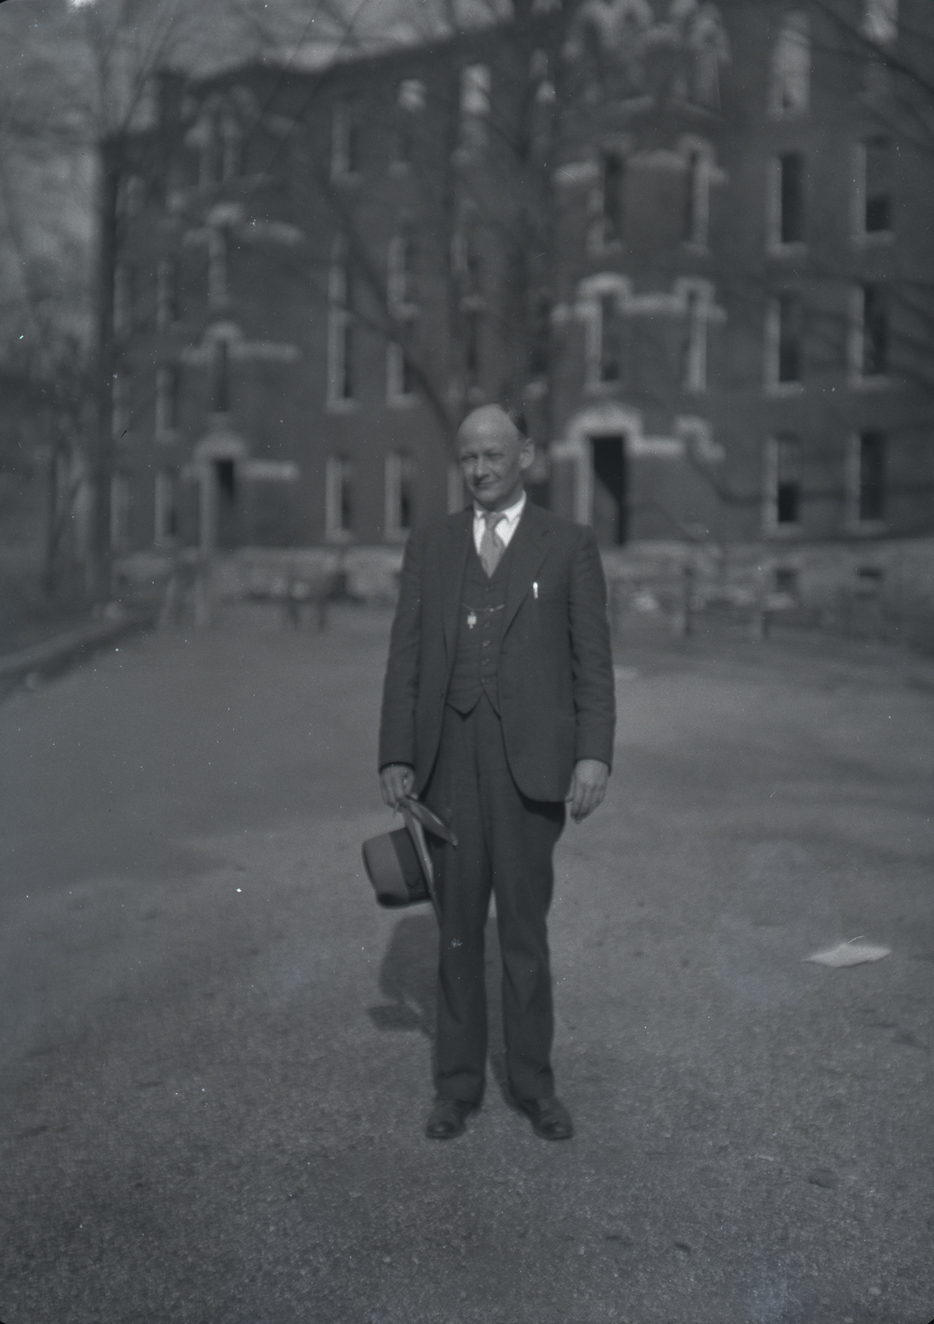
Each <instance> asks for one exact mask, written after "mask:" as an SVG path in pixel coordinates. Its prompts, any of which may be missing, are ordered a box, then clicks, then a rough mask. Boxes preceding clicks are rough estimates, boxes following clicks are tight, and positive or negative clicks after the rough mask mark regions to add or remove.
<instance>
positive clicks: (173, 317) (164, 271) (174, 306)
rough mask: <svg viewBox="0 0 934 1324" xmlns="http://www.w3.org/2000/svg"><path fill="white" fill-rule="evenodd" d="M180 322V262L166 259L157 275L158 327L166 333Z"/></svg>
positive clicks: (163, 259) (160, 263)
mask: <svg viewBox="0 0 934 1324" xmlns="http://www.w3.org/2000/svg"><path fill="white" fill-rule="evenodd" d="M177 321H178V262H177V261H176V259H175V258H174V257H164V258H162V259H161V260H160V262H159V268H158V271H157V273H156V326H157V327H158V328H159V330H160V331H165V330H167V329H168V328H169V327H171V326H173V325H174V324H175V323H176V322H177Z"/></svg>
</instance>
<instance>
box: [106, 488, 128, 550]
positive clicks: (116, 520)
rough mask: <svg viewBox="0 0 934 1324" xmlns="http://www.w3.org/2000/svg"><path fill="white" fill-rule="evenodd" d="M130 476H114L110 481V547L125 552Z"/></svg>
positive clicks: (126, 545)
mask: <svg viewBox="0 0 934 1324" xmlns="http://www.w3.org/2000/svg"><path fill="white" fill-rule="evenodd" d="M130 497H131V489H130V476H129V474H119V473H118V474H114V475H113V476H112V477H111V480H110V545H111V547H112V548H113V549H114V551H117V552H119V551H125V550H126V548H127V547H129V545H130Z"/></svg>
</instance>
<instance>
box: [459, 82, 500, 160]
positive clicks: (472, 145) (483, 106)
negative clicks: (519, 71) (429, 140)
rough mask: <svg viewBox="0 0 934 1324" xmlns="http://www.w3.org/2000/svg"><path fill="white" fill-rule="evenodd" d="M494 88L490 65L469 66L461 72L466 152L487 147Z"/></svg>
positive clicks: (462, 126)
mask: <svg viewBox="0 0 934 1324" xmlns="http://www.w3.org/2000/svg"><path fill="white" fill-rule="evenodd" d="M492 86H493V77H492V74H491V73H490V67H489V65H486V64H468V65H467V66H466V67H465V68H464V69H462V70H461V86H460V146H461V148H462V149H464V150H465V151H468V152H470V151H476V150H477V149H479V148H481V147H485V146H486V141H487V121H488V119H489V115H490V93H491V90H492Z"/></svg>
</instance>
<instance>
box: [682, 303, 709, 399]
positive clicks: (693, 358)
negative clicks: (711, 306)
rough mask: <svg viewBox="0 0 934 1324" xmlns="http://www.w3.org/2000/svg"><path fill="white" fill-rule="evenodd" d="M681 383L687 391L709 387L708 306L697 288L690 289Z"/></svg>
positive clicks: (702, 389)
mask: <svg viewBox="0 0 934 1324" xmlns="http://www.w3.org/2000/svg"><path fill="white" fill-rule="evenodd" d="M685 322H686V326H685V334H684V349H683V358H682V368H681V384H682V386H683V387H684V389H685V390H686V391H705V390H706V389H707V306H706V302H705V300H704V299H702V298H701V295H700V294H699V292H698V291H697V290H688V294H687V309H686V317H685Z"/></svg>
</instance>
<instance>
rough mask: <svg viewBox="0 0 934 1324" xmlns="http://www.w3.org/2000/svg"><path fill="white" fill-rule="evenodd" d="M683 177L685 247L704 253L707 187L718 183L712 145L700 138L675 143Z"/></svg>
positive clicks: (706, 245) (707, 234)
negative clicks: (684, 178)
mask: <svg viewBox="0 0 934 1324" xmlns="http://www.w3.org/2000/svg"><path fill="white" fill-rule="evenodd" d="M678 147H679V152H680V154H681V155H682V156H683V157H684V164H685V171H686V174H687V177H686V181H685V183H686V196H685V225H684V229H685V234H684V238H683V240H682V242H683V244H684V245H685V247H687V248H691V249H694V250H695V251H697V252H703V253H706V252H707V251H708V248H709V243H708V241H709V236H710V186H711V184H712V183H714V182H715V181H718V182H719V179H720V178H721V176H722V172H720V171H718V170H717V166H716V157H715V154H714V149H713V146H712V145H711V144H710V143H709V142H707V141H706V140H705V139H703V138H693V137H685V138H682V139H681V142H680V143H679V144H678Z"/></svg>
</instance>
